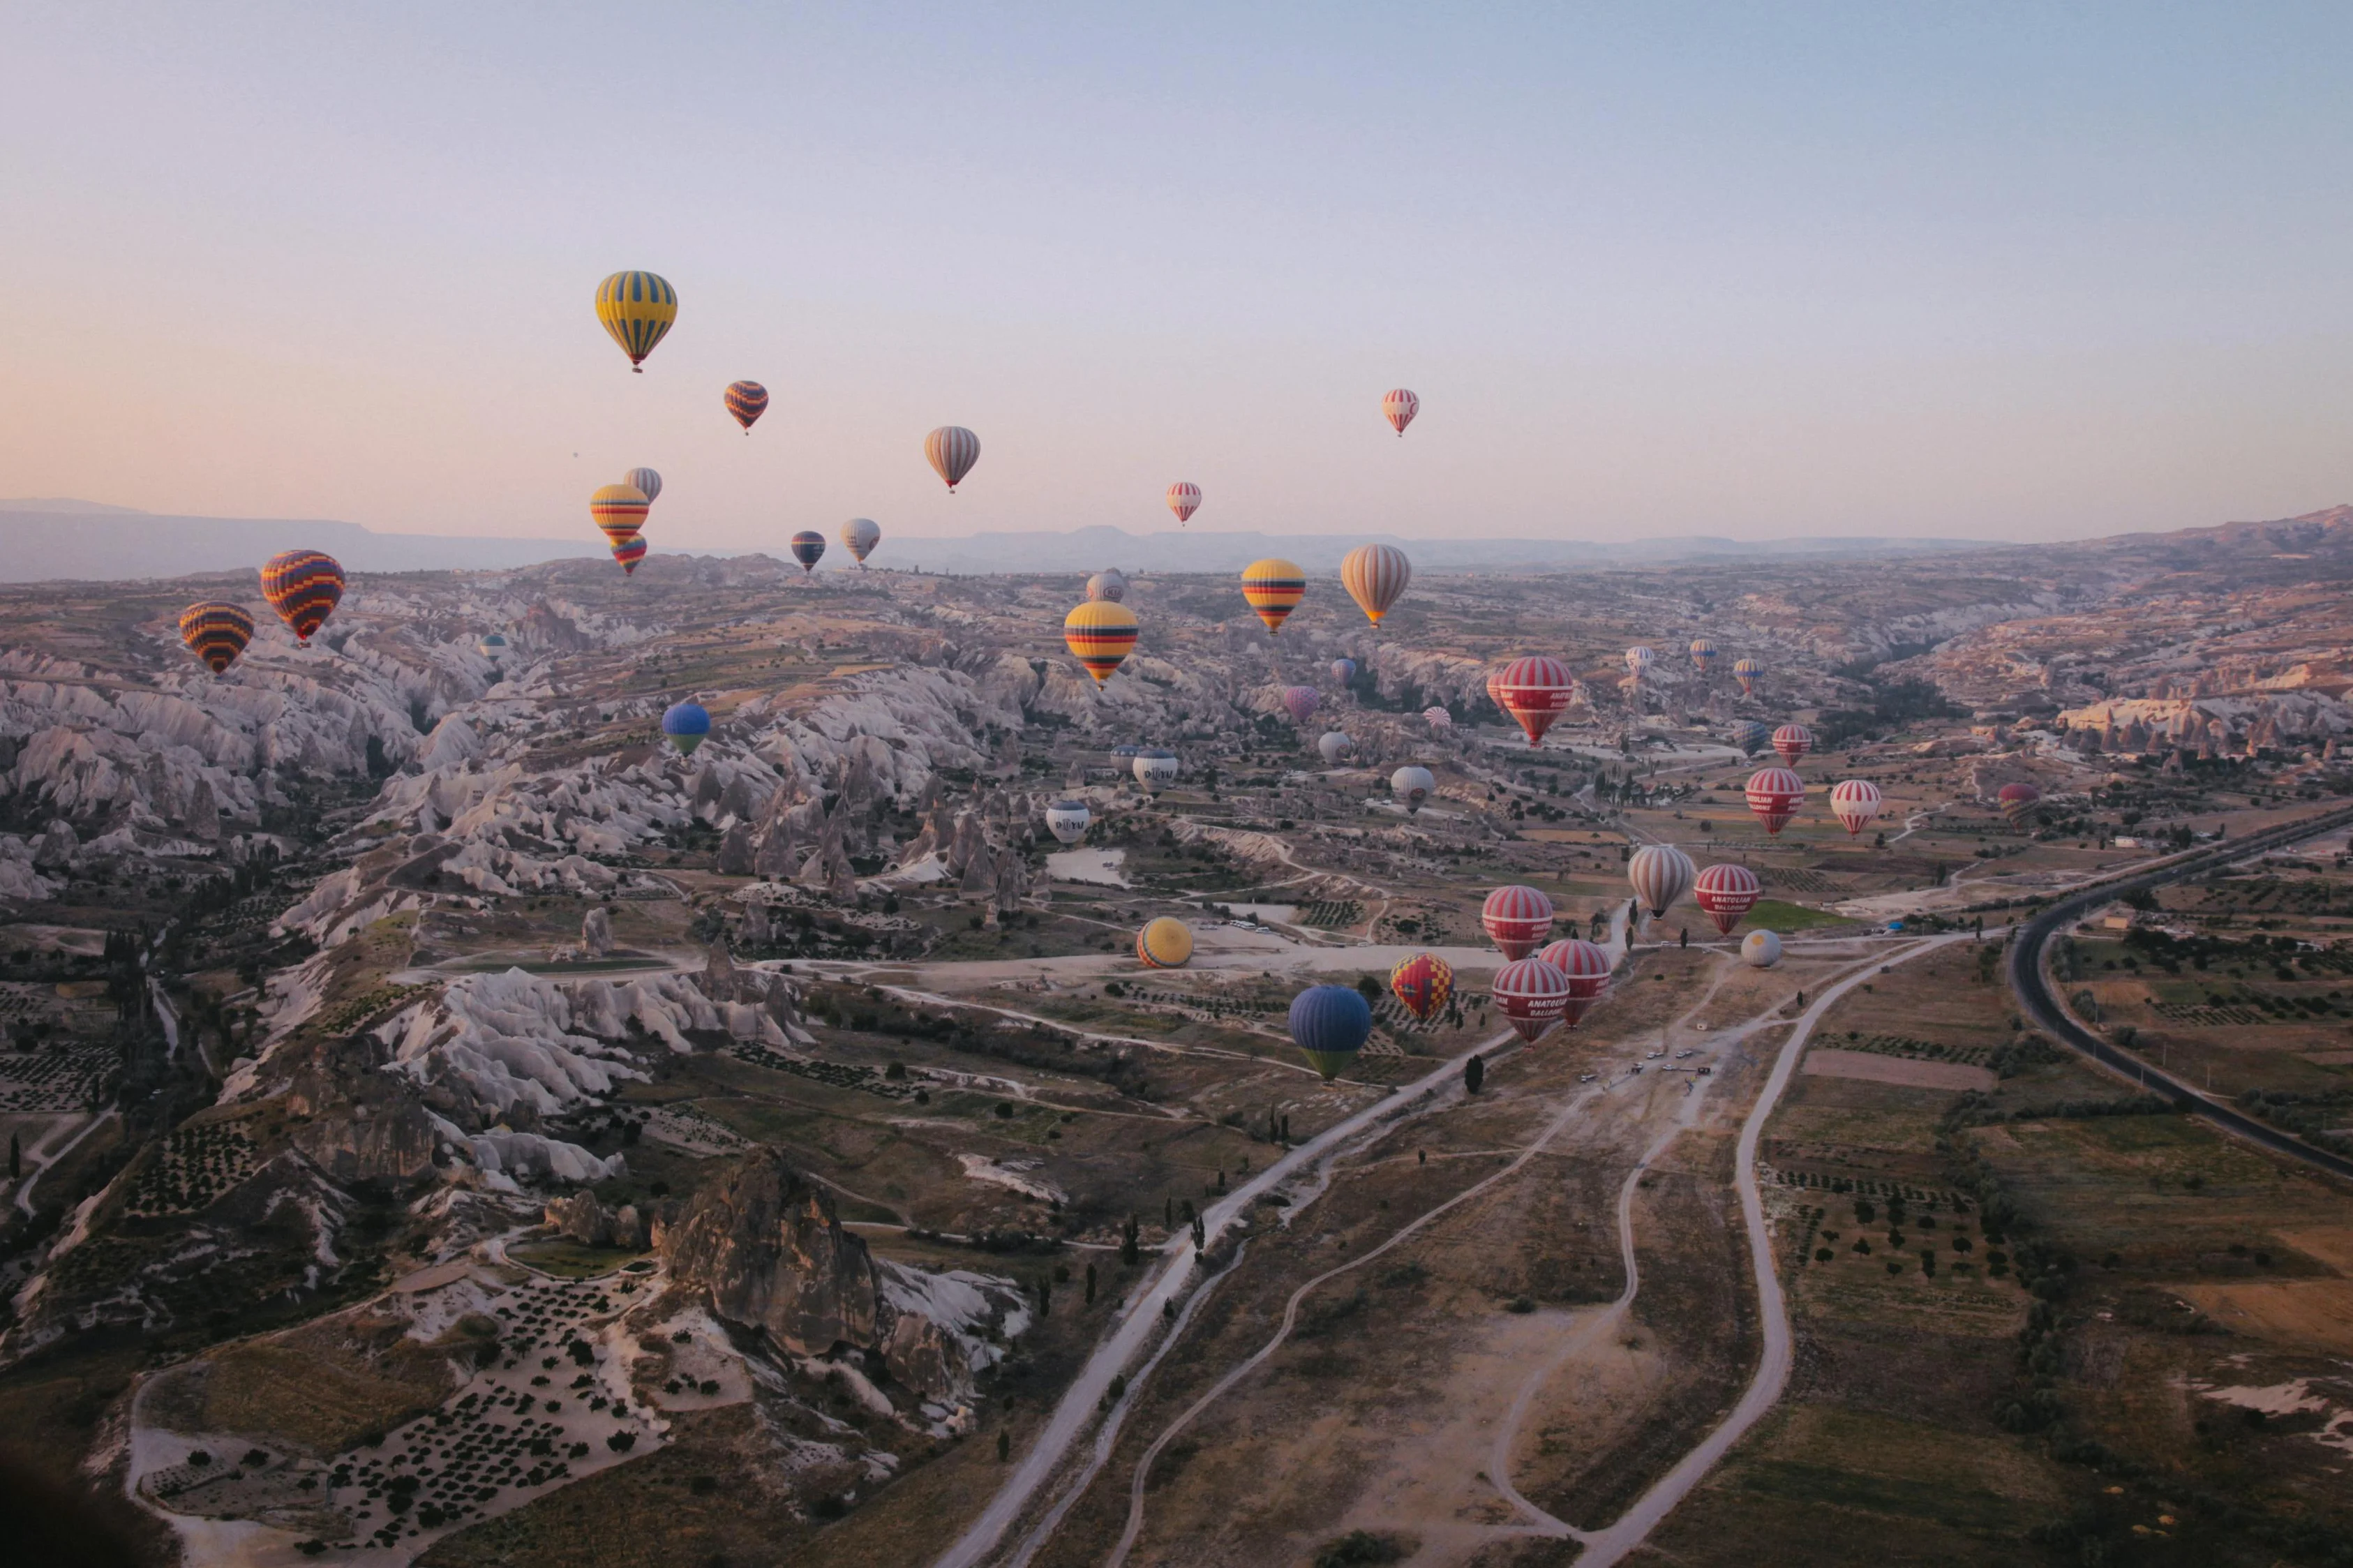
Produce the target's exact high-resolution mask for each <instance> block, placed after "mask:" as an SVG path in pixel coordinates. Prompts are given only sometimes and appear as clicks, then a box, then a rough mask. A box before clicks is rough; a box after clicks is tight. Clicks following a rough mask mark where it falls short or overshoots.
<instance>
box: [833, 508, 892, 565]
mask: <svg viewBox="0 0 2353 1568" xmlns="http://www.w3.org/2000/svg"><path fill="white" fill-rule="evenodd" d="M881 542H882V530H881V528H879V527H877V526H876V524H875V521H874V520H873V519H872V518H871V517H853V518H851V519H850V520H849V521H848V522H845V523H843V524H842V525H841V547H842V548H843V549H844V550H847V551H849V553H850V554H852V555H854V556H856V557H857V558H858V564H859V565H860V566H863V565H865V564H866V558H867V557H868V556H869V555H871V554H873V553H874V547H875V546H876V545H878V544H880V543H881Z"/></svg>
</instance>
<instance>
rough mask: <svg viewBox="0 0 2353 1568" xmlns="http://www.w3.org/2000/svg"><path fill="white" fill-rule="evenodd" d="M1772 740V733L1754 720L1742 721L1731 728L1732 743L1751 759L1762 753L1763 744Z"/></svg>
mask: <svg viewBox="0 0 2353 1568" xmlns="http://www.w3.org/2000/svg"><path fill="white" fill-rule="evenodd" d="M1772 738H1773V731H1771V730H1769V729H1767V728H1766V727H1765V726H1764V725H1763V724H1760V723H1758V722H1757V721H1756V720H1754V719H1743V720H1742V721H1740V722H1739V723H1737V724H1735V725H1734V726H1733V727H1732V743H1733V744H1734V745H1736V746H1737V747H1739V748H1740V749H1741V750H1742V751H1744V752H1747V753H1748V754H1749V755H1750V756H1752V757H1753V756H1755V755H1756V754H1757V752H1761V751H1763V750H1764V749H1765V742H1767V741H1769V740H1771V739H1772Z"/></svg>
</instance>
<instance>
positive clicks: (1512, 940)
mask: <svg viewBox="0 0 2353 1568" xmlns="http://www.w3.org/2000/svg"><path fill="white" fill-rule="evenodd" d="M1479 923H1480V924H1481V925H1482V926H1484V927H1485V928H1486V930H1487V936H1488V939H1489V940H1490V941H1492V942H1494V944H1495V946H1496V949H1497V950H1498V951H1499V952H1502V953H1503V955H1504V957H1505V958H1525V957H1526V956H1527V955H1528V954H1530V953H1532V952H1535V950H1536V949H1538V948H1540V947H1542V946H1543V945H1544V944H1545V941H1546V938H1547V937H1549V936H1551V935H1552V900H1550V899H1548V898H1546V897H1545V896H1544V894H1542V893H1540V892H1538V891H1537V890H1536V889H1534V888H1530V887H1525V886H1521V885H1519V884H1516V883H1514V884H1513V885H1511V886H1508V887H1502V888H1497V889H1495V890H1494V891H1493V892H1492V893H1489V894H1488V895H1487V898H1486V900H1485V902H1483V903H1482V904H1481V905H1480V906H1479Z"/></svg>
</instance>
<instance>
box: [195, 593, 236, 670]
mask: <svg viewBox="0 0 2353 1568" xmlns="http://www.w3.org/2000/svg"><path fill="white" fill-rule="evenodd" d="M180 640H181V641H182V642H184V643H186V644H187V645H188V651H189V652H190V653H193V654H195V656H196V657H197V658H200V659H202V660H204V663H205V668H207V669H209V670H211V671H212V672H213V673H214V674H215V675H221V674H225V673H227V669H228V667H229V666H230V665H232V664H235V663H236V662H237V656H238V655H239V654H242V653H243V652H244V651H245V650H246V647H247V645H248V644H249V643H251V642H252V641H253V617H252V616H248V615H247V614H246V613H245V611H244V610H243V609H242V608H240V607H239V606H237V605H225V604H222V603H221V602H220V601H218V600H216V599H207V600H206V601H205V602H204V603H202V604H196V605H189V606H188V607H187V608H186V609H185V610H182V611H181V612H180Z"/></svg>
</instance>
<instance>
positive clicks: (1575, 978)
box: [1536, 936, 1609, 1029]
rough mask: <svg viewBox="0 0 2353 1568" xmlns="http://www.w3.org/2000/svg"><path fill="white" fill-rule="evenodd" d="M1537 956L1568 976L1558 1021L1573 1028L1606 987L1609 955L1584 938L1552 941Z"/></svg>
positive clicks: (1574, 937) (1590, 1009) (1575, 937)
mask: <svg viewBox="0 0 2353 1568" xmlns="http://www.w3.org/2000/svg"><path fill="white" fill-rule="evenodd" d="M1536 957H1537V958H1538V959H1539V960H1541V961H1542V962H1544V963H1549V964H1551V965H1552V966H1553V967H1554V968H1555V969H1557V970H1559V971H1560V972H1561V973H1562V974H1564V975H1566V976H1567V979H1568V1005H1567V1007H1565V1008H1563V1009H1562V1010H1561V1015H1560V1016H1561V1021H1562V1022H1563V1023H1566V1024H1567V1026H1569V1027H1570V1028H1572V1029H1574V1028H1575V1027H1577V1025H1578V1024H1579V1023H1580V1022H1582V1021H1583V1019H1584V1017H1585V1016H1586V1014H1588V1013H1589V1012H1591V1011H1592V1010H1593V1005H1594V1004H1595V1003H1597V1002H1599V1001H1600V1000H1601V998H1602V996H1603V994H1605V993H1607V992H1608V991H1609V954H1608V953H1607V952H1603V951H1602V950H1601V949H1600V948H1599V947H1597V946H1595V945H1594V944H1593V943H1592V942H1588V941H1586V940H1585V939H1584V938H1583V937H1577V936H1572V937H1569V938H1567V940H1565V941H1561V942H1554V943H1553V944H1552V945H1551V946H1550V947H1547V948H1546V949H1545V950H1544V951H1543V952H1539V953H1537V954H1536Z"/></svg>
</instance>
